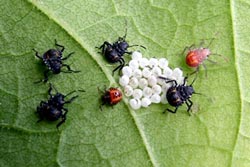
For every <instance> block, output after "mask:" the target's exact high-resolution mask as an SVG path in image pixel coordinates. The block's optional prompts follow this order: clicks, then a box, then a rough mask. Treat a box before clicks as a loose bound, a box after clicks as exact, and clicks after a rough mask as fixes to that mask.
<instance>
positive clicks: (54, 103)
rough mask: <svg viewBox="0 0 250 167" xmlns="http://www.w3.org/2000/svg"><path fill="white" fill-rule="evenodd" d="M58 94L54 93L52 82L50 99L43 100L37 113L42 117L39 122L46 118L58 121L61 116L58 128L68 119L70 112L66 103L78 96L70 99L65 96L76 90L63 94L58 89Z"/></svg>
mask: <svg viewBox="0 0 250 167" xmlns="http://www.w3.org/2000/svg"><path fill="white" fill-rule="evenodd" d="M54 89H55V88H54ZM55 91H56V94H55V95H52V93H51V92H52V85H51V84H50V87H49V90H48V94H49V99H48V101H46V102H45V101H41V102H40V105H39V106H38V107H37V113H38V115H39V117H40V119H39V120H38V121H37V122H40V121H42V120H43V119H46V120H48V121H56V120H58V119H59V118H61V121H60V122H59V123H58V124H57V125H56V127H57V128H58V127H59V126H60V125H62V124H63V123H64V122H65V121H66V115H67V113H68V109H67V108H65V107H64V104H67V103H71V102H72V101H73V100H74V99H76V98H77V97H78V95H77V96H73V97H72V98H70V99H69V100H65V98H66V97H67V96H68V95H70V94H72V93H74V92H76V91H72V92H70V93H68V94H67V95H63V94H61V93H59V92H58V91H57V90H56V89H55Z"/></svg>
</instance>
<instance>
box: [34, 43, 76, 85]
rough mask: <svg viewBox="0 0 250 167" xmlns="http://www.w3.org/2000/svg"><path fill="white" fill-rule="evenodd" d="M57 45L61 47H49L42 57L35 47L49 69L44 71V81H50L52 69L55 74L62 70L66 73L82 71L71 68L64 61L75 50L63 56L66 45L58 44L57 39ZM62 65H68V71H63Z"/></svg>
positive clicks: (37, 55)
mask: <svg viewBox="0 0 250 167" xmlns="http://www.w3.org/2000/svg"><path fill="white" fill-rule="evenodd" d="M55 45H56V46H58V47H60V48H61V49H49V50H48V51H47V52H45V53H44V54H43V56H42V57H41V56H40V55H39V54H38V52H37V51H36V50H35V49H33V50H34V51H35V52H36V57H38V58H39V59H41V60H42V61H43V63H44V64H45V65H46V66H47V68H48V69H47V70H45V71H44V79H43V80H41V81H43V82H47V81H48V73H49V72H50V71H51V72H52V73H53V74H59V73H60V72H65V73H72V72H80V71H74V70H71V68H70V66H69V65H67V64H64V63H63V61H64V60H67V59H68V58H69V57H70V56H71V55H72V54H73V53H74V52H72V53H70V54H69V55H68V56H66V57H64V58H63V57H62V53H63V51H64V49H65V47H64V46H62V45H59V44H57V42H56V41H55ZM62 67H66V68H67V71H62ZM41 81H38V82H41Z"/></svg>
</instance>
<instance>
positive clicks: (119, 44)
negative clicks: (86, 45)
mask: <svg viewBox="0 0 250 167" xmlns="http://www.w3.org/2000/svg"><path fill="white" fill-rule="evenodd" d="M126 36H127V29H126V33H125V35H124V36H123V37H119V38H118V40H117V41H116V42H114V43H113V44H111V43H109V42H107V41H105V42H104V43H103V44H102V45H101V46H100V47H96V48H99V49H101V53H102V55H103V56H104V57H105V58H106V60H107V61H108V62H109V63H117V62H119V63H120V65H119V66H117V67H116V68H115V69H114V70H113V71H112V75H114V72H115V71H116V70H119V73H120V71H121V70H122V68H123V67H124V65H125V60H124V59H123V56H124V54H125V53H127V54H132V52H129V51H128V50H127V49H128V48H129V47H133V46H140V47H142V48H144V49H146V48H145V47H144V46H142V45H129V44H128V42H127V41H126Z"/></svg>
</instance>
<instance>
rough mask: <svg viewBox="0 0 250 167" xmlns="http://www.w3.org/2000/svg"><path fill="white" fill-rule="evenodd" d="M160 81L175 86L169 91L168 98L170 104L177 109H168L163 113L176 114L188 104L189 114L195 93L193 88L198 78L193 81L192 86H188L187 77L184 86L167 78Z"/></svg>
mask: <svg viewBox="0 0 250 167" xmlns="http://www.w3.org/2000/svg"><path fill="white" fill-rule="evenodd" d="M159 78H160V79H164V80H165V81H166V83H173V85H172V86H171V87H170V88H169V89H168V90H167V93H166V98H167V101H168V103H169V104H170V105H171V106H173V107H175V110H171V109H166V110H165V111H164V112H163V113H165V112H166V111H169V112H171V113H176V111H177V110H178V108H179V107H180V106H181V105H182V104H183V103H186V105H187V107H188V108H187V112H188V113H189V111H190V109H191V107H192V105H193V102H192V101H191V100H190V98H191V96H192V95H193V94H198V93H195V91H194V88H193V86H192V85H193V83H194V81H195V80H196V78H195V79H194V80H193V82H192V83H191V84H190V85H186V82H187V77H185V78H184V82H183V84H182V85H178V84H177V81H176V80H170V79H168V78H165V77H159Z"/></svg>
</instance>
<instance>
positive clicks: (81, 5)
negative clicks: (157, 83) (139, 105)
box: [0, 0, 250, 167]
mask: <svg viewBox="0 0 250 167" xmlns="http://www.w3.org/2000/svg"><path fill="white" fill-rule="evenodd" d="M249 7H250V3H249V2H247V1H243V0H232V1H228V0H221V1H215V0H209V1H198V0H189V1H182V0H155V1H142V0H135V1H121V0H116V1H115V0H114V1H111V0H103V1H97V0H92V1H82V0H74V1H67V0H63V1H60V2H59V1H50V0H30V1H28V0H22V1H14V0H9V1H0V11H1V12H0V61H1V64H0V96H1V99H0V131H1V138H0V143H1V144H0V166H101V167H104V166H119V167H120V166H129V167H130V166H143V167H145V166H155V167H156V166H190V167H194V166H199V167H201V166H216V167H219V166H221V167H224V166H241V167H243V166H249V165H250V158H249V155H250V149H249V148H250V139H249V137H250V131H249V129H250V124H249V122H250V117H249V115H250V111H249V107H250V103H249V102H250V93H249V92H250V91H249V89H250V77H249V76H250V72H249V67H248V65H249V64H250V59H249V54H250V50H249V43H250V39H249V38H248V36H249V33H250V25H249V24H248V23H249V21H250V20H249V19H250V11H249ZM126 23H127V24H126ZM126 28H127V31H128V33H127V40H128V42H129V43H130V44H140V45H143V46H146V47H147V49H146V50H141V51H142V53H143V55H144V56H145V57H148V58H149V57H157V58H161V57H166V58H167V59H168V60H169V63H170V66H171V67H172V68H175V67H181V68H182V69H183V71H184V73H185V74H187V73H190V72H192V71H193V69H190V68H188V67H187V66H186V64H185V60H184V55H182V56H180V53H181V52H182V51H183V49H184V48H185V47H186V46H190V45H192V44H196V46H199V43H200V42H201V40H202V39H211V38H214V37H215V38H216V39H215V40H214V42H213V43H212V45H210V46H209V48H210V49H211V51H212V52H213V53H217V54H221V55H223V56H224V57H226V58H227V59H228V60H229V61H225V60H224V59H223V57H220V56H216V55H212V56H211V57H209V59H210V58H211V60H214V61H216V62H218V63H217V64H211V63H209V62H208V61H207V62H206V65H207V73H208V76H207V77H206V76H205V71H204V68H201V70H200V72H199V74H198V79H197V81H196V82H195V84H194V88H195V90H196V92H199V93H202V95H193V97H192V101H193V102H194V105H193V112H194V114H192V116H189V115H188V114H187V112H186V106H185V105H183V106H182V107H180V108H179V110H178V112H177V113H176V114H171V113H166V114H162V112H163V111H164V110H165V109H166V108H168V107H170V106H169V105H151V106H150V107H149V108H146V109H141V110H138V111H133V110H132V109H131V108H130V107H129V105H128V103H127V99H126V98H124V101H123V102H121V103H119V104H118V105H116V106H114V108H113V109H112V108H110V107H106V106H104V107H103V112H101V111H100V109H99V105H100V99H99V97H100V93H99V92H98V90H97V88H98V87H99V88H101V89H102V88H104V86H105V85H106V86H119V85H118V79H119V78H118V75H117V74H116V75H115V76H114V77H113V76H112V69H113V68H114V67H115V66H112V65H110V64H108V63H107V62H106V61H104V58H103V57H102V56H101V55H100V53H98V51H99V50H98V49H96V48H95V47H96V46H100V45H101V44H102V43H103V42H104V41H106V40H107V41H110V42H113V41H115V40H116V39H117V38H118V37H119V36H123V35H124V33H125V29H126ZM55 39H57V41H58V43H59V44H62V45H64V46H65V48H66V49H65V51H64V55H67V54H69V53H71V52H73V51H74V52H75V54H74V55H73V56H72V57H71V58H70V59H68V60H67V64H69V65H70V66H71V67H72V69H76V70H81V73H73V74H66V73H61V74H59V75H53V76H51V77H50V78H49V81H50V82H51V83H53V85H55V86H56V88H57V89H58V90H59V91H60V92H62V93H65V94H66V93H68V92H70V91H72V90H78V89H85V90H86V92H85V93H80V92H78V94H79V98H77V99H76V100H75V101H73V102H72V103H71V104H68V105H67V108H68V109H69V113H68V115H67V121H66V122H65V123H64V124H63V125H62V126H61V127H60V128H59V131H57V129H56V124H57V123H58V122H57V121H55V122H47V121H41V122H39V123H37V120H38V119H39V118H38V116H37V115H36V114H35V111H36V107H37V106H38V105H39V103H40V101H41V100H46V99H47V98H48V93H47V91H48V84H42V83H41V84H34V82H35V81H38V80H40V79H42V78H43V71H44V68H43V66H42V65H41V62H40V60H38V59H36V58H35V54H34V52H33V51H32V49H33V48H35V49H36V50H38V51H39V53H40V54H43V53H44V52H45V51H47V50H48V49H50V48H54V47H55V46H54V40H55ZM208 43H209V42H208V40H205V44H204V46H207V45H208ZM138 49H139V48H138ZM131 50H132V48H131ZM129 59H130V58H129V56H126V61H129Z"/></svg>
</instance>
